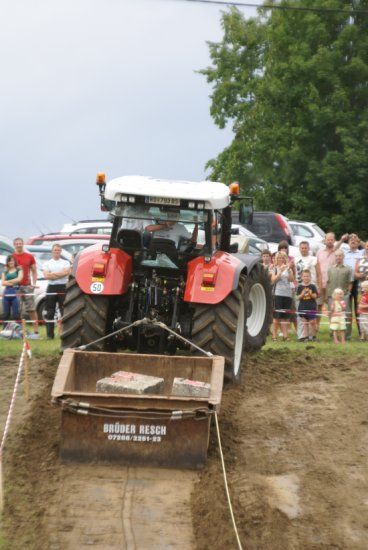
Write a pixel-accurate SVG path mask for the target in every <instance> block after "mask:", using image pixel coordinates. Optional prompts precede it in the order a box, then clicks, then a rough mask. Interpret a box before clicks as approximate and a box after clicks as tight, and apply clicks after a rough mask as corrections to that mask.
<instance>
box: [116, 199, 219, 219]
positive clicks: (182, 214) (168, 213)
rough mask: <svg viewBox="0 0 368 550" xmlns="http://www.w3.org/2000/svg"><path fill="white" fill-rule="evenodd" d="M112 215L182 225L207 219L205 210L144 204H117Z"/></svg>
mask: <svg viewBox="0 0 368 550" xmlns="http://www.w3.org/2000/svg"><path fill="white" fill-rule="evenodd" d="M112 214H113V215H114V216H117V217H123V218H133V219H138V220H149V221H150V222H152V220H157V221H174V222H184V223H201V222H205V221H207V219H208V212H206V211H205V210H185V209H183V208H180V207H173V206H170V207H168V206H146V205H144V204H138V205H134V206H132V205H128V204H118V205H117V206H116V207H115V208H114V210H113V211H112Z"/></svg>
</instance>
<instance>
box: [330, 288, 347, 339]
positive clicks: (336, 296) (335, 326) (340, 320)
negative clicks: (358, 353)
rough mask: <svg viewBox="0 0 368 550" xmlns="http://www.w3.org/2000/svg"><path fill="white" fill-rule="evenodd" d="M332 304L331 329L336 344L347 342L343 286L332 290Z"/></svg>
mask: <svg viewBox="0 0 368 550" xmlns="http://www.w3.org/2000/svg"><path fill="white" fill-rule="evenodd" d="M331 298H332V299H331V306H330V330H331V331H332V336H333V340H334V343H335V344H339V343H340V342H341V344H345V331H346V320H345V309H346V302H345V300H344V291H343V290H342V288H335V289H334V290H333V292H332V297H331Z"/></svg>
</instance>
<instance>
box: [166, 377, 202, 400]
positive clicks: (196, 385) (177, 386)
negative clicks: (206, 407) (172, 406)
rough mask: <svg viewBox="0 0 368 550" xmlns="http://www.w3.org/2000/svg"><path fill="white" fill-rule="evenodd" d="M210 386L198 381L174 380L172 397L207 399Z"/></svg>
mask: <svg viewBox="0 0 368 550" xmlns="http://www.w3.org/2000/svg"><path fill="white" fill-rule="evenodd" d="M210 389H211V385H210V384H207V382H199V380H189V379H188V378H174V382H173V387H172V395H178V396H180V397H209V395H210Z"/></svg>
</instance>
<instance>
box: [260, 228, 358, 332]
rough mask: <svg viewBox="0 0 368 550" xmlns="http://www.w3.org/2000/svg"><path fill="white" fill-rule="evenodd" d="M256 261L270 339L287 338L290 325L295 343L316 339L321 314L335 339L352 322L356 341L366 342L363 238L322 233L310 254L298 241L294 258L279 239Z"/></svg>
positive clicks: (287, 246) (306, 243)
mask: <svg viewBox="0 0 368 550" xmlns="http://www.w3.org/2000/svg"><path fill="white" fill-rule="evenodd" d="M262 263H263V266H264V267H265V269H267V271H268V273H269V275H270V279H271V283H272V288H273V296H274V309H273V325H272V330H271V332H272V338H273V340H274V341H276V340H277V339H278V337H279V336H281V337H282V339H283V340H285V341H287V340H289V339H290V327H291V324H293V325H294V326H295V329H296V333H297V339H298V341H299V342H305V341H311V340H312V341H316V340H317V336H318V332H319V330H320V325H321V319H322V320H323V318H324V317H325V316H326V315H327V317H328V320H329V328H330V331H331V335H332V337H333V340H334V342H335V343H345V341H346V340H350V339H351V335H352V327H353V323H354V322H355V323H356V325H357V330H358V334H359V339H360V340H361V341H367V340H368V330H367V326H368V241H367V242H363V241H361V240H360V239H359V237H358V235H356V234H355V233H352V234H350V235H348V234H345V235H343V236H342V237H341V239H340V240H338V241H336V238H335V235H334V233H327V235H326V238H325V245H324V248H322V249H320V250H319V251H318V253H317V255H316V256H313V255H312V254H311V253H310V248H309V243H308V242H307V241H303V242H301V243H300V245H299V255H298V256H296V257H292V256H289V245H288V243H287V242H286V241H281V242H280V243H279V245H278V252H276V253H275V254H274V255H272V254H271V252H270V251H269V250H264V251H263V253H262Z"/></svg>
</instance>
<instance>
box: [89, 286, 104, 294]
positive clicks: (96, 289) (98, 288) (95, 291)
mask: <svg viewBox="0 0 368 550" xmlns="http://www.w3.org/2000/svg"><path fill="white" fill-rule="evenodd" d="M90 289H91V292H93V294H100V292H102V291H103V289H104V285H103V284H102V283H92V284H91V286H90Z"/></svg>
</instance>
